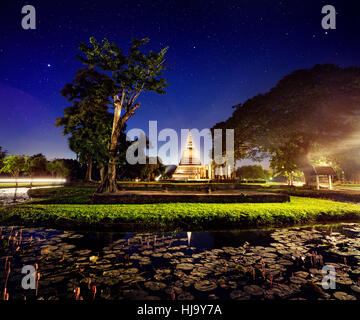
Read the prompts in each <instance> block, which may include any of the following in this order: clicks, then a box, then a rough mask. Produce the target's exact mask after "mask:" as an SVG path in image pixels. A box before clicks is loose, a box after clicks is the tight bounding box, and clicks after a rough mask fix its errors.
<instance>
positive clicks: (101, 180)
mask: <svg viewBox="0 0 360 320" xmlns="http://www.w3.org/2000/svg"><path fill="white" fill-rule="evenodd" d="M104 179H105V166H102V167H101V168H100V182H101V183H102V182H103V181H104Z"/></svg>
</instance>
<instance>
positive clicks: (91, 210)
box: [0, 187, 360, 231]
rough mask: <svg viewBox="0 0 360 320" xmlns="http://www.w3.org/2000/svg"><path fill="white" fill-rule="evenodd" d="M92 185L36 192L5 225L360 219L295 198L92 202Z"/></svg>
mask: <svg viewBox="0 0 360 320" xmlns="http://www.w3.org/2000/svg"><path fill="white" fill-rule="evenodd" d="M93 190H94V188H92V187H82V188H78V187H64V188H49V189H41V190H40V189H39V190H32V191H31V193H36V195H37V196H42V197H45V196H46V197H47V199H37V200H33V201H31V202H27V203H25V204H20V205H12V206H2V207H0V223H3V224H25V225H34V226H35V225H36V226H46V227H53V228H56V227H62V228H72V229H77V228H86V229H99V230H102V229H106V228H110V229H116V230H124V231H125V230H126V231H143V230H149V231H155V230H168V231H170V230H184V231H186V230H187V231H189V230H192V231H194V230H215V229H228V228H232V229H236V228H239V229H240V228H249V227H267V226H269V227H271V226H289V225H296V224H309V223H315V222H334V221H344V220H347V221H348V220H360V206H359V205H356V204H349V203H342V202H336V201H331V200H321V199H312V198H305V197H291V202H289V203H232V204H222V203H219V204H214V203H168V204H139V205H138V204H127V205H126V204H123V205H122V204H118V205H90V204H87V199H88V197H89V195H90V194H91V193H92V192H93Z"/></svg>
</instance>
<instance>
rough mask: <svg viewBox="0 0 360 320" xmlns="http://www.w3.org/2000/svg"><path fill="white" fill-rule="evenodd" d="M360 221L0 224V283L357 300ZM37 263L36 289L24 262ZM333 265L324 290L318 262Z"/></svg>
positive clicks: (174, 296) (119, 292)
mask: <svg viewBox="0 0 360 320" xmlns="http://www.w3.org/2000/svg"><path fill="white" fill-rule="evenodd" d="M359 236H360V225H359V224H355V223H347V224H339V225H326V226H316V227H315V226H313V227H304V228H288V229H273V230H253V231H226V232H192V233H190V232H184V233H141V234H140V233H138V234H129V233H101V232H98V233H96V232H75V231H60V230H50V229H33V228H21V227H16V226H14V227H5V226H4V227H2V228H1V232H0V239H1V240H0V287H1V288H2V290H3V288H5V287H6V293H7V294H8V296H6V298H8V299H9V300H14V299H21V300H23V299H27V300H32V299H41V300H42V299H44V300H55V299H56V300H57V299H60V300H64V299H84V300H93V299H95V300H122V299H141V300H158V299H166V300H193V299H236V300H258V299H296V300H300V299H339V300H356V299H360V285H359V284H360V237H359ZM24 265H32V266H36V269H37V278H38V281H36V282H37V285H36V287H37V289H36V290H31V289H29V290H24V289H23V288H22V286H21V281H22V277H24V274H22V273H21V269H22V267H23V266H24ZM324 265H327V266H329V265H331V266H333V267H334V268H335V270H336V288H335V289H328V290H325V289H323V288H322V286H321V281H322V279H323V277H324V274H322V272H321V270H322V268H323V266H324Z"/></svg>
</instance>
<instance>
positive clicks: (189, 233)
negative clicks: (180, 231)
mask: <svg viewBox="0 0 360 320" xmlns="http://www.w3.org/2000/svg"><path fill="white" fill-rule="evenodd" d="M187 239H188V246H190V242H191V232H187Z"/></svg>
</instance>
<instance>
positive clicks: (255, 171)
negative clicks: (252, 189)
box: [236, 165, 271, 180]
mask: <svg viewBox="0 0 360 320" xmlns="http://www.w3.org/2000/svg"><path fill="white" fill-rule="evenodd" d="M236 175H237V176H238V177H239V178H240V179H243V180H247V179H264V180H267V179H269V178H270V175H271V173H270V172H269V171H268V170H265V169H263V167H262V166H260V165H248V166H242V167H240V168H238V169H237V170H236Z"/></svg>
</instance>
